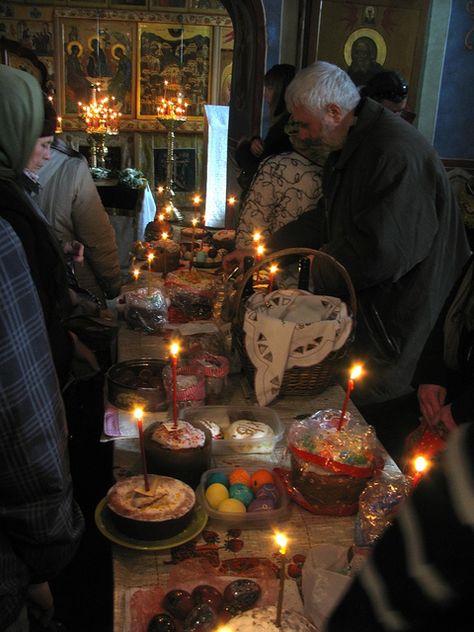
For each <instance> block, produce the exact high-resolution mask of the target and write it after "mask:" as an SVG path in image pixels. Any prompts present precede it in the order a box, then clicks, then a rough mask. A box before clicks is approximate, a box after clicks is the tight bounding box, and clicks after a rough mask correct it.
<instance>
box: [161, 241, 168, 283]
mask: <svg viewBox="0 0 474 632" xmlns="http://www.w3.org/2000/svg"><path fill="white" fill-rule="evenodd" d="M161 239H162V240H163V241H164V242H165V246H164V247H163V248H162V249H161V250H162V256H163V278H164V279H166V275H167V274H168V250H167V249H166V240H167V239H168V233H161Z"/></svg>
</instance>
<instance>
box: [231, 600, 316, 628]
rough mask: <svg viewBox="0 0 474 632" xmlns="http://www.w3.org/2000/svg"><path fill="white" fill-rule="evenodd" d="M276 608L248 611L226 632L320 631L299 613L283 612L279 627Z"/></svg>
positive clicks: (268, 607) (239, 616)
mask: <svg viewBox="0 0 474 632" xmlns="http://www.w3.org/2000/svg"><path fill="white" fill-rule="evenodd" d="M276 616H277V614H276V607H275V606H265V607H262V608H254V609H253V610H247V612H243V613H242V614H239V615H237V616H236V617H233V618H232V619H230V620H229V621H227V623H226V624H225V630H226V632H318V629H317V628H316V627H315V626H314V625H313V624H312V623H311V621H309V620H308V619H306V617H304V616H303V615H302V614H300V613H299V612H296V611H293V610H283V611H282V613H281V622H280V623H281V625H280V626H277V625H276V623H275V621H276Z"/></svg>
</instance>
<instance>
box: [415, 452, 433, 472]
mask: <svg viewBox="0 0 474 632" xmlns="http://www.w3.org/2000/svg"><path fill="white" fill-rule="evenodd" d="M429 466H430V462H429V461H428V459H427V458H425V457H424V456H423V455H421V454H420V455H418V456H416V457H415V458H414V459H413V467H414V469H415V471H416V472H419V473H420V474H421V473H422V472H426V470H427V469H428V468H429Z"/></svg>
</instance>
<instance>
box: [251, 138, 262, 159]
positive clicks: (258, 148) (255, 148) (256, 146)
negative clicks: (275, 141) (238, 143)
mask: <svg viewBox="0 0 474 632" xmlns="http://www.w3.org/2000/svg"><path fill="white" fill-rule="evenodd" d="M250 151H251V152H252V154H253V155H254V156H256V157H257V158H258V157H259V156H261V155H262V154H263V143H262V139H261V138H254V139H253V140H252V141H251V143H250Z"/></svg>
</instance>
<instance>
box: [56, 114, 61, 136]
mask: <svg viewBox="0 0 474 632" xmlns="http://www.w3.org/2000/svg"><path fill="white" fill-rule="evenodd" d="M62 131H63V118H62V116H58V117H57V119H56V129H55V133H56V134H61V133H62Z"/></svg>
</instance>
